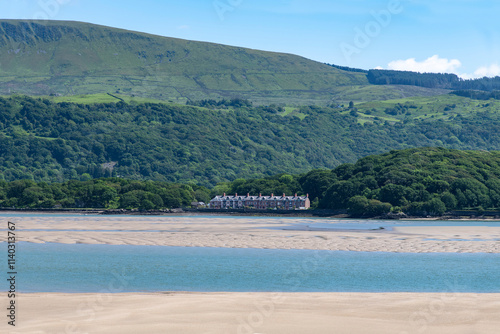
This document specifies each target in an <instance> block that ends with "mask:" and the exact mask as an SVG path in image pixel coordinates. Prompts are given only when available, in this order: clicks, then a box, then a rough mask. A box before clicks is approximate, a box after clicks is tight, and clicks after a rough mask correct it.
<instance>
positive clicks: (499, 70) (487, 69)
mask: <svg viewBox="0 0 500 334" xmlns="http://www.w3.org/2000/svg"><path fill="white" fill-rule="evenodd" d="M496 76H500V66H499V65H498V64H491V65H490V66H482V67H480V68H478V69H477V70H476V71H475V72H474V78H483V77H496Z"/></svg>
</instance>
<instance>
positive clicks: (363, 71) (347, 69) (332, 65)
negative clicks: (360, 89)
mask: <svg viewBox="0 0 500 334" xmlns="http://www.w3.org/2000/svg"><path fill="white" fill-rule="evenodd" d="M325 65H328V66H331V67H335V68H338V69H339V70H342V71H346V72H356V73H368V71H367V70H362V69H360V68H353V67H348V66H340V65H334V64H328V63H325Z"/></svg>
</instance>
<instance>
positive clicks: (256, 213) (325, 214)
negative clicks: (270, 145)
mask: <svg viewBox="0 0 500 334" xmlns="http://www.w3.org/2000/svg"><path fill="white" fill-rule="evenodd" d="M9 213H14V214H19V213H26V214H43V213H46V214H81V215H88V214H95V215H103V216H117V215H118V216H119V215H125V216H166V217H169V216H170V217H171V216H186V217H189V216H228V217H231V216H241V217H291V218H312V217H317V218H326V219H328V218H331V219H362V220H367V221H370V220H389V221H401V220H403V221H406V220H407V221H436V220H442V221H448V220H451V221H454V220H456V221H461V220H466V221H467V220H471V221H483V220H484V221H499V222H500V211H498V212H496V211H492V212H488V213H486V214H483V215H479V214H477V213H476V212H474V211H471V212H470V215H468V214H464V211H460V212H457V213H456V214H447V215H443V216H431V217H429V216H427V217H420V216H405V217H399V216H391V215H389V216H380V217H368V218H363V217H361V218H360V217H351V216H350V215H348V214H347V212H346V210H323V209H319V210H250V209H249V210H238V209H230V210H216V209H185V208H179V209H165V210H146V211H141V210H137V209H92V208H89V209H42V208H40V209H13V208H0V214H9Z"/></svg>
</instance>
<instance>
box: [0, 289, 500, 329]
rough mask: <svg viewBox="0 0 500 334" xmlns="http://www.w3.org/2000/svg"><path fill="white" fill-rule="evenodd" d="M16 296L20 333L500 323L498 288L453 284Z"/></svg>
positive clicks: (479, 326) (462, 326)
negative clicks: (418, 288) (461, 289)
mask: <svg viewBox="0 0 500 334" xmlns="http://www.w3.org/2000/svg"><path fill="white" fill-rule="evenodd" d="M6 302H7V297H6V296H4V295H1V296H0V303H1V304H2V305H6ZM17 302H18V303H19V305H20V306H19V309H18V310H17V316H18V320H17V321H16V322H17V323H16V327H15V332H16V333H34V332H37V333H38V332H48V333H60V332H70V333H107V334H132V333H133V334H135V333H140V332H148V333H183V334H200V333H203V334H216V333H217V334H249V333H250V334H254V333H273V334H285V333H286V334H306V333H307V334H309V333H315V334H331V333H335V334H358V333H359V334H361V333H363V334H364V333H366V332H367V328H369V329H370V330H369V332H370V334H387V333H396V334H403V333H422V332H425V333H428V334H455V333H466V332H467V333H495V332H496V331H497V329H498V326H500V315H499V313H498V309H499V308H500V298H499V294H467V293H454V292H453V290H450V291H445V292H443V293H247V292H217V293H193V292H168V291H166V292H159V293H116V294H110V293H98V294H67V293H33V294H19V295H18V296H17ZM48 306H49V307H48ZM3 326H5V327H3ZM6 327H7V326H6V324H2V325H0V328H6Z"/></svg>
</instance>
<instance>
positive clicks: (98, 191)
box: [0, 178, 211, 210]
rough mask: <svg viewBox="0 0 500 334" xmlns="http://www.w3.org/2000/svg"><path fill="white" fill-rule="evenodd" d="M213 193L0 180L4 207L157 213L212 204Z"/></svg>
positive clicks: (115, 183)
mask: <svg viewBox="0 0 500 334" xmlns="http://www.w3.org/2000/svg"><path fill="white" fill-rule="evenodd" d="M210 196H211V192H210V190H208V189H207V188H204V187H199V186H196V185H178V184H169V183H164V182H154V181H132V180H125V179H120V178H103V179H94V180H90V181H76V180H73V181H67V182H63V183H46V182H34V181H33V180H17V181H12V182H5V181H0V207H2V208H30V209H37V208H50V209H53V208H56V209H57V208H105V209H141V210H154V209H166V208H169V209H171V208H179V207H185V206H190V205H191V202H193V201H202V202H208V201H210Z"/></svg>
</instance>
